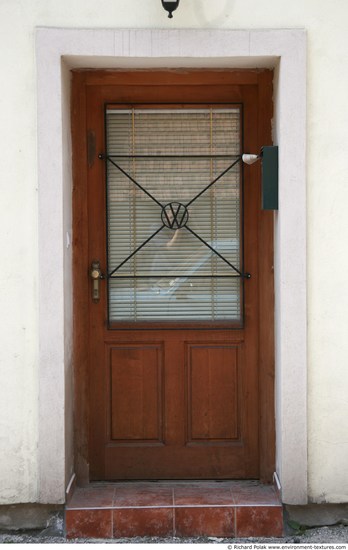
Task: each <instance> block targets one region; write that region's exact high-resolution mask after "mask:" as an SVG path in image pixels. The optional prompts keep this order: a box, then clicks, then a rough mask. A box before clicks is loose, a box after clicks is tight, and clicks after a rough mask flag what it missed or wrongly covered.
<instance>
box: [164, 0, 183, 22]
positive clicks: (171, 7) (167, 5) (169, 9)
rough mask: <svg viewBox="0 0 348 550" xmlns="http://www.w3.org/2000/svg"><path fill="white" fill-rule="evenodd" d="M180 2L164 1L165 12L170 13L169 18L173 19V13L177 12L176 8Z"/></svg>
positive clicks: (175, 0)
mask: <svg viewBox="0 0 348 550" xmlns="http://www.w3.org/2000/svg"><path fill="white" fill-rule="evenodd" d="M179 2H180V0H162V6H163V7H164V9H165V10H167V12H168V14H169V15H168V17H169V18H170V19H171V18H172V17H173V11H175V10H176V8H177V7H178V5H179Z"/></svg>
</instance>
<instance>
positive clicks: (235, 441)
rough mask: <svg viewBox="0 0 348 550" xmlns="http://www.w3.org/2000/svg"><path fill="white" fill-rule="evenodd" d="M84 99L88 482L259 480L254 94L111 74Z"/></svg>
mask: <svg viewBox="0 0 348 550" xmlns="http://www.w3.org/2000/svg"><path fill="white" fill-rule="evenodd" d="M254 76H255V75H254ZM253 78H254V77H253ZM85 101H86V103H85V108H86V110H85V113H86V134H87V142H86V145H87V155H86V164H87V169H86V178H87V189H88V191H87V196H86V208H87V215H88V260H87V265H85V273H86V276H88V280H89V292H88V295H87V296H86V297H85V299H86V306H87V309H86V310H85V311H86V312H88V363H89V366H88V373H89V380H88V383H89V385H88V387H89V415H88V416H89V462H90V477H91V479H96V480H97V479H107V480H117V479H175V478H179V479H188V478H196V479H197V478H198V479H202V478H211V479H219V478H257V477H259V424H260V418H259V417H260V414H259V410H260V408H259V317H260V311H259V296H260V288H259V283H260V281H259V275H258V272H259V255H258V247H259V231H258V227H259V222H258V220H259V212H260V201H259V192H260V190H259V176H260V172H259V167H257V166H253V167H243V166H242V163H241V162H240V155H241V153H242V152H258V151H259V150H260V146H261V145H263V144H264V143H261V142H260V136H259V134H260V132H259V122H258V120H259V119H258V117H259V112H258V111H259V88H258V86H257V85H256V84H255V82H254V81H253V82H251V83H250V84H248V83H245V82H244V83H243V84H242V85H238V84H236V82H235V77H234V76H233V73H229V72H225V73H221V72H220V73H219V72H217V73H216V72H195V71H191V72H190V71H189V72H180V71H178V72H166V71H163V72H161V71H158V72H148V73H146V72H144V73H139V72H129V73H122V72H120V73H119V74H118V75H117V74H116V75H115V80H114V82H113V83H111V84H110V83H105V81H104V82H103V78H102V77H99V76H96V77H95V79H94V80H93V78H92V79H91V80H90V81H89V84H88V86H86V91H85ZM86 237H87V235H86ZM98 270H99V271H98ZM87 273H88V275H87ZM249 274H250V277H249ZM99 276H100V277H99ZM93 277H94V278H93Z"/></svg>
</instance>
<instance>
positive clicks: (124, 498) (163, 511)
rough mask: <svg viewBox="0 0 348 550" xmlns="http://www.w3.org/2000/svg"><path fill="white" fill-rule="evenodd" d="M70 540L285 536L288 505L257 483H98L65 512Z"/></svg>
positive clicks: (82, 490) (79, 491) (78, 491)
mask: <svg viewBox="0 0 348 550" xmlns="http://www.w3.org/2000/svg"><path fill="white" fill-rule="evenodd" d="M65 531H66V536H67V537H68V538H78V537H82V538H120V537H170V536H175V537H194V536H211V537H239V538H243V537H281V536H282V534H283V507H282V504H281V501H280V499H279V495H278V493H277V492H276V490H275V489H274V487H272V486H270V485H262V484H260V483H259V482H256V481H222V482H217V481H215V482H214V481H196V482H192V481H181V482H175V481H172V482H166V481H163V482H162V481H161V482H120V483H92V484H91V485H89V486H88V487H76V488H75V489H74V492H73V494H72V497H71V499H70V501H69V503H68V504H67V506H66V509H65Z"/></svg>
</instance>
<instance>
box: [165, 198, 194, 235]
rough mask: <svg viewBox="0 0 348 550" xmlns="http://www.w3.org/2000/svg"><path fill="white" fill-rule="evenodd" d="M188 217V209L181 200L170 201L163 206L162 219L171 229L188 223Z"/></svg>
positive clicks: (179, 227)
mask: <svg viewBox="0 0 348 550" xmlns="http://www.w3.org/2000/svg"><path fill="white" fill-rule="evenodd" d="M188 218H189V213H188V210H187V208H186V206H185V205H184V204H181V202H170V203H168V204H166V205H165V206H164V207H163V208H162V213H161V219H162V222H163V224H164V225H165V226H166V227H169V229H181V227H184V226H185V225H186V224H187V222H188Z"/></svg>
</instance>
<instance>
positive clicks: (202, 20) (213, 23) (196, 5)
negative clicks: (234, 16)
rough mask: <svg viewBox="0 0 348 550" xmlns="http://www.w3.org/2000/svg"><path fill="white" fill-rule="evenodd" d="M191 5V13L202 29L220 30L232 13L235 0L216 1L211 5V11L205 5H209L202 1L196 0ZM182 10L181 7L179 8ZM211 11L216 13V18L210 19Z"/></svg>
mask: <svg viewBox="0 0 348 550" xmlns="http://www.w3.org/2000/svg"><path fill="white" fill-rule="evenodd" d="M190 4H191V5H190V11H192V15H193V17H195V18H196V19H197V22H198V23H199V26H200V27H201V28H205V27H212V28H218V27H222V26H223V24H224V22H225V21H226V19H228V17H229V16H230V14H231V13H232V11H233V8H234V4H235V0H214V2H212V3H211V4H210V3H209V5H211V6H212V8H213V9H210V10H208V8H206V7H205V4H206V5H208V3H204V2H202V0H194V1H193V2H190ZM180 8H181V6H179V9H180ZM209 11H211V12H214V14H215V15H214V17H209V15H208V12H209Z"/></svg>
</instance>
